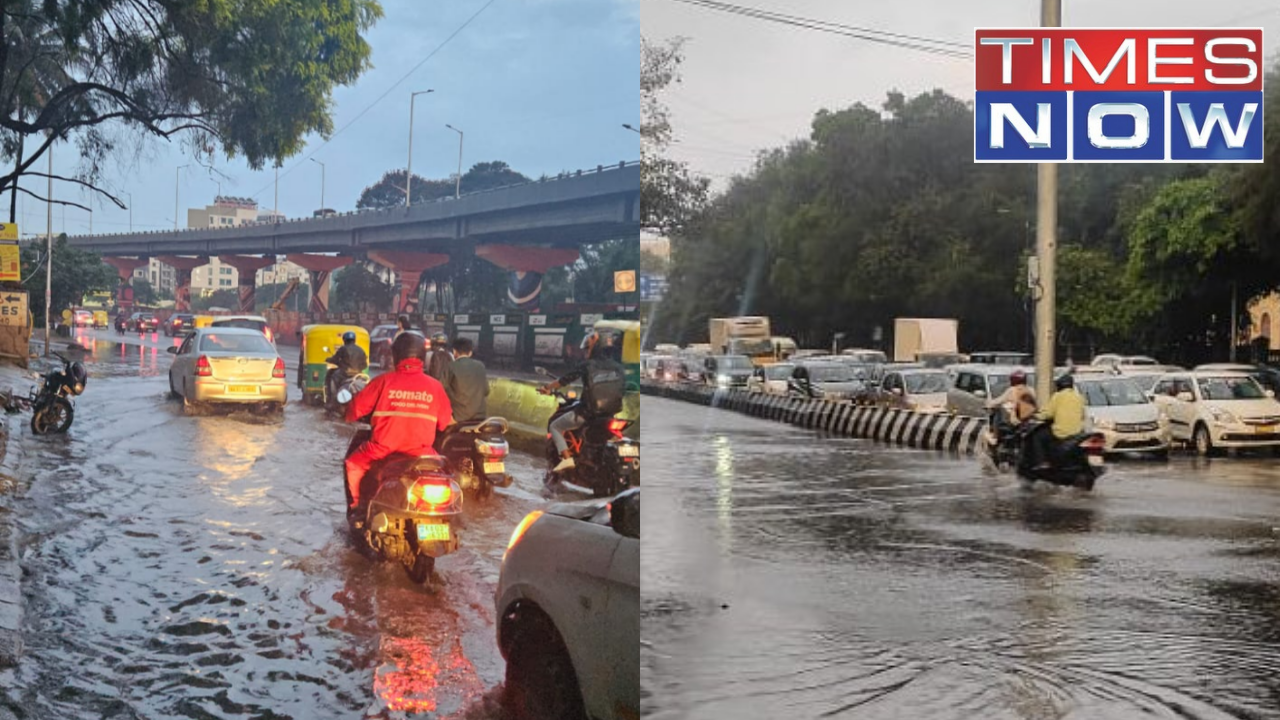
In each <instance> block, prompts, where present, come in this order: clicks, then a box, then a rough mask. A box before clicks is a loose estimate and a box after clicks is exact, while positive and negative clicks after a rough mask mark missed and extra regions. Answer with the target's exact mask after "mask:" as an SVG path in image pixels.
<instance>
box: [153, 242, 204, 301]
mask: <svg viewBox="0 0 1280 720" xmlns="http://www.w3.org/2000/svg"><path fill="white" fill-rule="evenodd" d="M156 259H157V260H159V261H160V262H162V263H164V264H165V265H168V266H169V267H171V268H173V270H174V272H175V273H176V274H177V276H178V277H177V278H176V282H174V284H173V309H174V310H176V311H178V312H186V311H188V310H190V309H191V271H192V270H195V269H196V268H198V267H200V266H201V265H208V264H209V258H208V257H205V256H200V257H181V256H178V255H160V256H158V257H156Z"/></svg>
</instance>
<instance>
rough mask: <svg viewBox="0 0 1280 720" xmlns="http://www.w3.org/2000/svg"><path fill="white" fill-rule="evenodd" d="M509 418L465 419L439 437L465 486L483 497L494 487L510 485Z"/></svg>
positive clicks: (441, 452)
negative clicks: (507, 463) (507, 459)
mask: <svg viewBox="0 0 1280 720" xmlns="http://www.w3.org/2000/svg"><path fill="white" fill-rule="evenodd" d="M506 435H507V419H506V418H502V417H491V418H486V419H484V420H472V421H469V422H462V423H458V424H457V425H454V426H453V427H450V428H448V429H447V430H445V431H444V433H443V434H442V435H441V436H440V438H439V439H438V440H437V441H436V447H437V448H438V449H439V451H440V454H441V455H443V456H444V457H445V459H446V460H448V461H449V467H450V469H452V470H453V471H454V473H455V474H456V475H457V477H458V479H459V482H460V484H461V485H462V489H463V490H464V491H472V492H474V493H475V495H476V497H477V498H479V499H484V498H487V497H489V496H490V495H492V494H493V488H494V487H510V486H511V482H512V479H513V478H512V477H511V476H510V475H508V474H507V472H506V470H507V467H506V457H507V455H508V454H509V452H510V450H509V448H508V445H507V438H506Z"/></svg>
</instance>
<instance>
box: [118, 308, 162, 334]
mask: <svg viewBox="0 0 1280 720" xmlns="http://www.w3.org/2000/svg"><path fill="white" fill-rule="evenodd" d="M159 326H160V321H159V320H158V319H157V318H156V316H155V315H152V314H151V313H149V312H136V313H134V314H132V315H130V316H129V320H128V321H127V322H126V323H125V329H126V330H131V331H133V332H139V333H143V332H155V331H156V330H158V329H159Z"/></svg>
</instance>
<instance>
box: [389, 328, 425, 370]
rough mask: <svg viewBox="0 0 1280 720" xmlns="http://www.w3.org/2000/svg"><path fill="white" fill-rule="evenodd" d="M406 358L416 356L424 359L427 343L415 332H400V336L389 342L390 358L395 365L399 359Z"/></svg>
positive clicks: (398, 362)
mask: <svg viewBox="0 0 1280 720" xmlns="http://www.w3.org/2000/svg"><path fill="white" fill-rule="evenodd" d="M408 358H417V359H419V360H426V358H427V344H426V342H424V341H423V339H422V336H421V335H419V334H417V333H411V332H407V333H400V337H398V338H396V339H395V342H393V343H391V359H392V360H394V361H395V363H396V364H397V365H399V364H400V361H401V360H405V359H408Z"/></svg>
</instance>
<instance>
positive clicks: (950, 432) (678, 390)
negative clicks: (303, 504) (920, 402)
mask: <svg viewBox="0 0 1280 720" xmlns="http://www.w3.org/2000/svg"><path fill="white" fill-rule="evenodd" d="M640 392H641V394H642V395H650V396H653V397H662V398H667V399H669V400H680V401H683V402H688V403H693V404H695V405H705V406H707V407H711V408H716V409H719V410H729V411H732V412H738V413H742V414H744V415H749V416H751V417H758V418H761V419H765V420H771V421H774V422H780V423H784V424H787V425H793V426H796V427H800V428H804V429H806V430H816V431H819V432H824V433H827V434H830V435H835V436H838V437H852V438H862V439H866V440H876V441H879V442H883V443H888V444H892V445H902V446H906V447H912V448H919V449H922V450H935V451H943V452H948V453H952V454H956V455H972V454H974V453H975V452H977V449H978V442H979V439H980V438H981V437H982V431H983V429H984V428H985V427H986V420H985V419H984V418H976V417H968V416H964V415H950V414H947V413H922V412H915V411H912V410H902V409H899V408H885V407H874V406H866V405H853V404H852V403H848V402H831V401H827V400H821V399H816V400H814V399H801V398H792V397H783V396H779V395H765V394H763V393H753V392H749V391H747V390H740V389H737V388H710V387H704V386H700V385H669V384H665V383H653V382H642V383H641V384H640ZM490 402H492V400H491V401H490ZM548 415H549V413H548Z"/></svg>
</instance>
